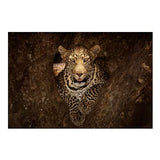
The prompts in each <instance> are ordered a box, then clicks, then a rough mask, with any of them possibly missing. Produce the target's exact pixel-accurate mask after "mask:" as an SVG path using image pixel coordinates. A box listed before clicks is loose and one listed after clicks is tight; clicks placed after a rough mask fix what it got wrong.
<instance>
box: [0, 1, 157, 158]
mask: <svg viewBox="0 0 160 160" xmlns="http://www.w3.org/2000/svg"><path fill="white" fill-rule="evenodd" d="M159 15H160V13H159V4H158V0H157V1H156V0H154V1H149V0H145V1H144V0H142V1H140V0H134V1H128V0H121V1H119V0H112V1H107V0H99V1H95V0H92V1H89V0H88V1H86V0H81V1H75V0H74V1H73V0H67V1H65V0H59V1H56V2H55V1H51V0H45V1H42V0H39V1H38V0H35V1H33V0H32V1H31V0H28V1H22V0H14V1H13V0H12V1H11V0H5V1H1V2H0V21H1V23H0V28H1V29H0V55H1V63H0V74H1V78H0V80H1V81H0V97H1V111H0V151H1V154H0V159H5V160H8V159H15V160H21V159H23V160H25V159H26V160H28V159H34V160H35V159H38V160H41V159H53V158H55V159H110V160H112V159H115V160H117V159H123V160H125V159H126V160H128V159H130V160H132V159H133V160H135V159H145V160H146V159H147V160H150V159H154V160H156V159H157V160H158V159H160V154H159V152H158V151H159V148H160V138H159V133H160V124H159V122H160V118H159V117H160V116H159V115H160V112H159V111H160V109H159V108H160V105H159V89H160V88H159V82H160V78H159V68H160V66H159V64H160V63H159V61H160V57H159V55H160V54H159V53H160V50H159V37H160V32H159V28H160V25H159ZM9 31H27V32H30V31H35V32H38V31H39V32H41V31H45V32H46V31H47V32H55V31H71V32H73V31H90V32H92V31H105V32H106V31H108V32H117V31H120V32H128V31H131V32H133V31H134V32H137V31H139V32H145V31H149V32H152V31H153V36H154V43H153V44H154V57H153V58H154V59H153V61H154V65H153V67H154V76H153V78H154V80H153V82H154V83H153V84H154V86H153V98H154V103H153V104H154V107H153V115H154V117H153V120H154V121H153V122H154V123H153V124H154V129H105V130H104V129H97V130H95V129H87V130H86V129H85V130H80V129H78V130H74V129H71V130H67V129H46V130H43V129H41V130H36V129H35V130H32V129H31V130H28V129H26V130H19V129H18V130H15V129H13V130H11V129H10V130H8V129H7V127H8V89H7V86H8V79H7V78H8V77H7V76H8V75H7V74H8V32H9Z"/></svg>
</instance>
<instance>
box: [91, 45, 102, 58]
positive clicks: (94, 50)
mask: <svg viewBox="0 0 160 160" xmlns="http://www.w3.org/2000/svg"><path fill="white" fill-rule="evenodd" d="M100 50H101V48H100V46H99V45H94V46H93V47H92V48H91V49H90V52H91V55H92V56H93V58H94V59H95V58H96V57H97V55H98V53H99V52H100Z"/></svg>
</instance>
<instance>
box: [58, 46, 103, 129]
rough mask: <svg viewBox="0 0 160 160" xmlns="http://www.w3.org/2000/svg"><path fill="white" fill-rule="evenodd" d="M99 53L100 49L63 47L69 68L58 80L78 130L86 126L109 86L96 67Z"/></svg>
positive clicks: (64, 60) (65, 61) (65, 60)
mask: <svg viewBox="0 0 160 160" xmlns="http://www.w3.org/2000/svg"><path fill="white" fill-rule="evenodd" d="M99 51H100V47H99V46H98V45H96V46H94V47H92V48H91V49H90V50H88V49H86V48H84V47H75V48H73V49H71V50H66V49H65V48H63V47H62V46H60V47H59V52H60V54H61V57H62V63H65V68H64V70H63V71H62V72H61V73H60V74H59V75H58V76H57V78H56V80H57V86H58V91H59V93H60V95H61V97H62V98H63V99H64V100H65V102H66V104H67V105H68V107H69V114H70V119H71V121H72V122H73V124H74V125H76V126H81V125H83V123H84V121H85V117H86V115H87V114H89V113H90V112H91V110H92V109H93V107H94V104H95V102H96V99H97V97H98V95H99V93H100V91H101V88H102V87H103V85H104V83H105V77H106V76H105V73H104V72H103V71H102V70H101V69H100V68H99V66H98V64H96V63H95V58H96V57H97V54H98V53H99ZM77 77H78V78H77Z"/></svg>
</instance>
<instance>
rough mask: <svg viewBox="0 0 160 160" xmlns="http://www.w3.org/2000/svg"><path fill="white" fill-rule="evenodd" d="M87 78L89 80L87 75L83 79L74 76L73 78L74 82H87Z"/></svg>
mask: <svg viewBox="0 0 160 160" xmlns="http://www.w3.org/2000/svg"><path fill="white" fill-rule="evenodd" d="M87 80H88V78H87V77H85V78H84V79H82V78H78V79H76V78H74V79H73V81H74V83H85V82H87Z"/></svg>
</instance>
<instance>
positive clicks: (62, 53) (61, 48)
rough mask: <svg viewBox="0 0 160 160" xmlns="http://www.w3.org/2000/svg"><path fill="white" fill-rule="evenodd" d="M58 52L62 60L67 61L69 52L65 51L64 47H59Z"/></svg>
mask: <svg viewBox="0 0 160 160" xmlns="http://www.w3.org/2000/svg"><path fill="white" fill-rule="evenodd" d="M58 52H59V53H60V55H61V58H62V59H65V57H66V55H67V52H68V50H67V49H65V48H64V47H63V46H59V47H58Z"/></svg>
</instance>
